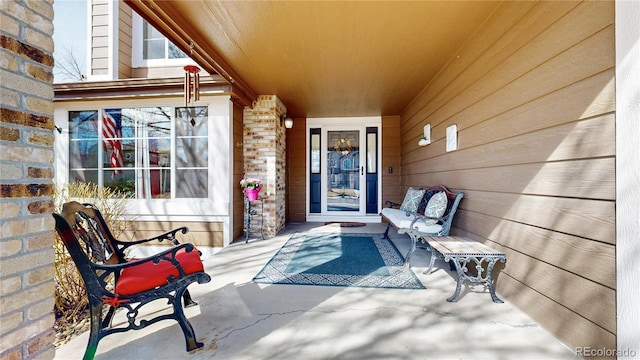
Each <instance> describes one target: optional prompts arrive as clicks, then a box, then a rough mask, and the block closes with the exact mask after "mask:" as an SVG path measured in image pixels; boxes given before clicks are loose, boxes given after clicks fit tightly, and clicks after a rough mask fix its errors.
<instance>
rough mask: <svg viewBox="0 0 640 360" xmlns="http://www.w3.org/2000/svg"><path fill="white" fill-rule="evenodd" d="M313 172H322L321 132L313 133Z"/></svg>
mask: <svg viewBox="0 0 640 360" xmlns="http://www.w3.org/2000/svg"><path fill="white" fill-rule="evenodd" d="M311 173H312V174H319V173H320V134H311Z"/></svg>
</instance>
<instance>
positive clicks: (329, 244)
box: [253, 233, 425, 289]
mask: <svg viewBox="0 0 640 360" xmlns="http://www.w3.org/2000/svg"><path fill="white" fill-rule="evenodd" d="M253 281H254V282H256V283H266V284H295V285H324V286H356V287H378V288H397V289H424V288H425V287H424V286H423V285H422V283H421V282H420V280H418V278H417V277H416V275H415V274H414V273H413V271H412V270H411V269H405V268H404V258H403V257H402V255H401V254H400V252H398V249H396V247H395V246H394V245H393V243H392V242H391V241H389V240H387V239H384V238H383V237H382V235H381V234H380V235H379V234H373V235H372V234H301V233H298V234H294V235H293V236H292V237H291V238H290V239H289V240H288V241H287V242H286V243H285V244H284V245H283V246H282V248H280V250H278V252H277V253H276V254H275V255H274V256H273V257H272V258H271V260H269V262H268V263H267V265H265V266H264V268H262V270H260V272H259V273H258V274H257V275H256V276H255V277H254V278H253Z"/></svg>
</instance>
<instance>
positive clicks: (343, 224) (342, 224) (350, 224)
mask: <svg viewBox="0 0 640 360" xmlns="http://www.w3.org/2000/svg"><path fill="white" fill-rule="evenodd" d="M324 224H325V225H331V224H340V227H361V226H367V224H365V223H361V222H340V221H328V222H326V223H324Z"/></svg>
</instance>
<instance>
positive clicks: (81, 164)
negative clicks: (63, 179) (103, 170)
mask: <svg viewBox="0 0 640 360" xmlns="http://www.w3.org/2000/svg"><path fill="white" fill-rule="evenodd" d="M98 150H99V148H98V112H97V111H95V110H90V111H70V112H69V179H70V180H71V181H72V182H74V181H81V182H95V183H96V184H97V183H98V178H97V171H96V170H97V169H98Z"/></svg>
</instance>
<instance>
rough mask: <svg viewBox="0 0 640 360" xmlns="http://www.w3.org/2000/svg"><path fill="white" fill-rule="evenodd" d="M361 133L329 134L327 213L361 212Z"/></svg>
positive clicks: (355, 131) (351, 131)
mask: <svg viewBox="0 0 640 360" xmlns="http://www.w3.org/2000/svg"><path fill="white" fill-rule="evenodd" d="M359 139H360V131H358V130H350V131H328V132H327V176H328V178H327V194H326V195H327V196H326V199H327V211H360V151H359V150H360V144H359Z"/></svg>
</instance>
